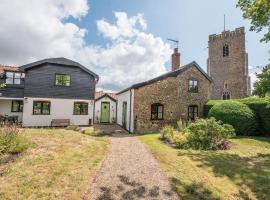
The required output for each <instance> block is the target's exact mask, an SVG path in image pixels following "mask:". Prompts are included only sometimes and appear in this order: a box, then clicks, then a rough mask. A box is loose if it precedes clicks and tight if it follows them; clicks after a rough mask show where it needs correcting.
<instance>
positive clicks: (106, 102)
mask: <svg viewBox="0 0 270 200" xmlns="http://www.w3.org/2000/svg"><path fill="white" fill-rule="evenodd" d="M103 103H105V104H108V106H109V121H108V122H103V121H102V104H103ZM110 122H111V104H110V102H109V101H101V102H100V123H110Z"/></svg>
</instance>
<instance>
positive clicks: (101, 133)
mask: <svg viewBox="0 0 270 200" xmlns="http://www.w3.org/2000/svg"><path fill="white" fill-rule="evenodd" d="M82 133H83V134H85V135H89V136H105V135H111V133H110V132H105V131H101V130H99V129H94V128H93V127H90V128H86V129H84V130H83V131H82Z"/></svg>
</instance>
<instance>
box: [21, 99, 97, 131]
mask: <svg viewBox="0 0 270 200" xmlns="http://www.w3.org/2000/svg"><path fill="white" fill-rule="evenodd" d="M42 100H44V101H50V102H51V112H50V115H33V101H42ZM80 101H81V102H88V115H73V109H74V108H73V107H74V102H80ZM93 107H94V103H93V100H80V99H54V98H31V97H28V98H27V97H26V98H25V99H24V111H23V126H26V127H28V126H50V125H51V121H52V119H70V123H71V124H72V125H89V119H92V122H93Z"/></svg>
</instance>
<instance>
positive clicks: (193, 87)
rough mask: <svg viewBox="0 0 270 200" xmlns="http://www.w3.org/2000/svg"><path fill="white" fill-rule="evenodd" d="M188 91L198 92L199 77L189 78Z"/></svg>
mask: <svg viewBox="0 0 270 200" xmlns="http://www.w3.org/2000/svg"><path fill="white" fill-rule="evenodd" d="M188 91H189V92H195V93H197V92H198V81H197V79H189V80H188Z"/></svg>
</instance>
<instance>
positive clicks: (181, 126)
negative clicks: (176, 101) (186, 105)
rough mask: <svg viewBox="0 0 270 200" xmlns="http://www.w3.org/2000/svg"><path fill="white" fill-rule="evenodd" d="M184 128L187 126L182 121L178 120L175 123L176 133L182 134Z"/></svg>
mask: <svg viewBox="0 0 270 200" xmlns="http://www.w3.org/2000/svg"><path fill="white" fill-rule="evenodd" d="M186 127H187V124H186V122H184V121H183V120H182V119H180V120H179V121H178V122H177V129H178V131H180V132H183V131H184V130H185V128H186Z"/></svg>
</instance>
